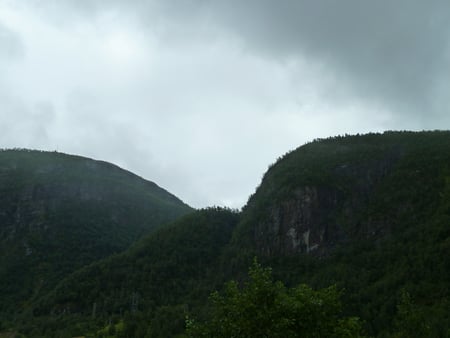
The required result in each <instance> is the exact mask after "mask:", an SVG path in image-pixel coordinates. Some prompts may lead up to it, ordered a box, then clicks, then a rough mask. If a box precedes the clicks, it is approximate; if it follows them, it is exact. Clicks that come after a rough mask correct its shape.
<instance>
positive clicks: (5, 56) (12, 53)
mask: <svg viewBox="0 0 450 338" xmlns="http://www.w3.org/2000/svg"><path fill="white" fill-rule="evenodd" d="M24 51H25V50H24V46H23V43H22V41H21V39H20V36H19V35H18V34H17V33H15V32H13V31H12V30H10V29H9V28H8V27H6V26H4V25H3V24H2V23H1V22H0V61H2V60H3V61H5V60H6V61H12V60H16V59H20V58H21V57H22V56H23V54H24Z"/></svg>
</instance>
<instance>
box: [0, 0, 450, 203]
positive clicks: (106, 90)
mask: <svg viewBox="0 0 450 338" xmlns="http://www.w3.org/2000/svg"><path fill="white" fill-rule="evenodd" d="M449 90H450V1H448V0H442V1H439V0H436V1H435V0H429V1H423V0H417V1H416V0H404V1H402V0H396V1H391V0H377V1H369V0H339V1H337V0H314V1H313V0H292V1H289V0H278V1H273V0H227V1H224V0H178V1H176V0H173V1H171V0H148V1H145V0H136V1H130V0H128V1H125V0H122V1H119V0H104V1H100V0H97V1H96V0H89V1H88V0H72V1H70V0H29V1H27V0H0V118H1V120H0V147H2V148H11V147H26V148H33V149H43V150H58V151H60V152H66V153H71V154H79V155H83V156H88V157H92V158H96V159H102V160H106V161H109V162H113V163H115V164H117V165H119V166H121V167H123V168H126V169H128V170H131V171H133V172H135V173H137V174H138V175H140V176H143V177H144V178H146V179H149V180H151V181H154V182H156V183H157V184H159V185H160V186H162V187H163V188H165V189H167V190H169V191H170V192H172V193H174V194H175V195H177V196H178V197H180V198H181V199H182V200H184V201H185V202H186V203H188V204H190V205H191V206H194V207H204V206H210V205H226V206H229V207H237V208H239V207H241V206H242V205H243V204H245V202H246V201H247V198H248V196H249V195H250V194H251V193H253V192H254V190H255V188H256V186H257V185H258V184H259V182H260V180H261V177H262V175H263V173H264V172H265V170H266V169H267V167H268V165H269V164H271V163H272V162H274V161H275V160H276V158H277V157H279V156H281V155H282V154H284V153H285V152H287V151H289V150H291V149H294V148H296V147H298V146H300V145H301V144H303V143H305V142H307V141H310V140H312V139H314V138H318V137H327V136H333V135H338V134H344V133H365V132H370V131H383V130H392V129H401V130H405V129H410V130H422V129H449V128H450V102H449V101H450V91H449Z"/></svg>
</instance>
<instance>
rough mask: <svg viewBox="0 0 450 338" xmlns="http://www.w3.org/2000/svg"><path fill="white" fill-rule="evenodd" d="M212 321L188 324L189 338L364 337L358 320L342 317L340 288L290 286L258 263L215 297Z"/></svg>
mask: <svg viewBox="0 0 450 338" xmlns="http://www.w3.org/2000/svg"><path fill="white" fill-rule="evenodd" d="M211 302H212V309H211V315H210V318H209V319H208V320H207V321H206V322H203V323H200V322H199V323H197V322H195V321H193V320H191V319H188V320H187V334H188V336H189V337H227V338H228V337H242V338H245V337H249V338H250V337H273V338H275V337H280V338H281V337H360V336H361V324H360V323H359V321H358V319H357V318H355V317H349V318H342V317H341V304H340V301H339V293H338V292H337V290H336V288H335V287H329V288H326V289H322V290H318V291H314V290H313V289H311V288H310V287H309V286H307V285H304V284H302V285H299V286H297V287H294V288H290V289H289V288H286V287H285V286H284V285H283V283H281V282H274V281H273V279H272V273H271V269H269V268H262V267H261V265H260V264H258V263H257V262H256V260H255V261H254V264H253V266H252V267H251V268H250V270H249V281H248V282H247V283H245V285H244V287H243V288H240V287H239V285H238V283H237V282H234V281H232V282H229V283H228V284H227V285H226V288H225V291H224V293H223V295H222V294H219V293H218V292H215V293H213V294H212V295H211Z"/></svg>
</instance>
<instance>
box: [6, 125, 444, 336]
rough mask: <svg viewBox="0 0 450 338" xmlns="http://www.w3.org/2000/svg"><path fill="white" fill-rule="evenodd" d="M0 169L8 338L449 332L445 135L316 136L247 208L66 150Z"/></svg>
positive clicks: (281, 165) (273, 173)
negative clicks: (184, 195) (197, 199)
mask: <svg viewBox="0 0 450 338" xmlns="http://www.w3.org/2000/svg"><path fill="white" fill-rule="evenodd" d="M22 157H23V158H24V160H22V159H20V158H22ZM19 159H20V160H19ZM25 159H26V160H25ZM20 161H28V162H20ZM80 161H81V162H80ZM87 163H95V164H96V166H97V167H96V166H92V164H90V165H87ZM46 168H50V169H46ZM55 168H59V169H55ZM0 170H1V171H0V189H1V190H2V194H1V198H2V203H1V212H0V227H1V228H0V231H1V232H0V234H1V242H0V253H1V256H0V257H1V258H0V259H1V261H0V276H1V277H2V279H1V281H0V283H1V284H0V285H1V289H0V300H1V301H0V305H1V307H0V311H1V312H0V325H1V326H0V332H4V335H6V334H11V335H16V336H17V337H80V336H84V337H449V336H450V303H449V286H450V261H449V259H448V257H450V132H447V131H433V132H385V133H383V134H366V135H352V136H350V135H346V136H339V137H332V138H328V139H318V140H314V141H312V142H310V143H308V144H305V145H303V146H301V147H299V148H297V149H295V150H293V151H291V152H289V153H287V154H285V155H284V156H282V157H280V158H279V159H278V160H277V161H276V162H275V163H274V164H273V165H271V166H270V167H269V169H268V170H267V172H266V174H265V175H264V177H263V179H262V181H261V183H260V185H259V186H258V187H257V188H256V190H255V193H254V194H252V195H251V196H250V198H249V200H248V203H247V204H246V205H245V206H244V207H243V208H242V210H230V209H226V208H219V207H210V208H206V209H202V210H195V211H194V210H192V209H190V208H189V207H188V206H186V205H185V204H183V203H182V202H181V201H179V200H178V199H177V198H176V197H174V196H173V195H170V194H169V193H167V192H165V191H163V190H162V189H161V188H159V187H157V186H156V185H154V184H153V183H150V182H147V181H144V180H142V179H140V178H138V177H136V176H134V175H132V174H130V173H128V172H124V171H122V170H121V169H119V168H117V167H115V166H112V165H110V164H106V163H104V162H92V160H87V159H82V158H75V157H71V156H68V155H63V154H54V153H42V152H28V151H4V152H0ZM46 170H47V171H46ZM11 177H13V178H14V179H11ZM39 187H43V188H39ZM52 187H57V189H54V190H52ZM80 187H81V188H80ZM86 187H89V188H92V187H94V188H93V190H90V189H87V188H86ZM39 189H41V190H39ZM40 191H43V192H40ZM100 192H101V193H100ZM100 195H101V196H102V197H101V198H99V197H98V196H100ZM24 196H25V197H24ZM30 196H31V197H30ZM106 196H108V198H106ZM156 202H158V203H156ZM156 205H157V207H156ZM27 208H28V209H27ZM19 211H20V212H19ZM18 215H19V216H18ZM114 216H116V217H114ZM18 219H19V220H20V221H18ZM150 220H152V222H150ZM74 229H76V231H75V230H74ZM82 229H83V230H82ZM133 229H134V230H133ZM74 231H75V233H74ZM24 243H26V245H24ZM73 247H78V249H79V250H78V251H76V250H75V249H74V248H73ZM80 248H82V249H80ZM30 251H31V253H30ZM35 253H36V254H35ZM41 285H42V286H41ZM0 337H1V333H0Z"/></svg>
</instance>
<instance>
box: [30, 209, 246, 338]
mask: <svg viewBox="0 0 450 338" xmlns="http://www.w3.org/2000/svg"><path fill="white" fill-rule="evenodd" d="M237 221H238V214H237V213H236V212H233V211H230V210H227V209H220V208H209V209H204V210H200V211H196V212H194V213H191V214H189V215H186V216H184V217H182V218H181V219H179V220H177V221H175V222H174V223H172V224H171V225H168V226H166V227H163V228H162V229H160V230H159V231H157V232H155V233H153V234H151V235H149V236H148V237H146V238H145V239H143V240H141V241H139V242H138V243H137V244H136V245H134V246H133V247H132V248H130V249H129V250H128V251H127V252H125V253H123V254H120V255H116V256H113V257H110V258H108V259H105V260H102V261H100V262H97V263H94V264H92V265H90V266H88V267H86V268H84V269H82V270H79V271H77V272H76V273H74V274H72V275H71V276H69V277H68V278H67V279H65V280H64V281H62V282H61V283H60V284H59V285H58V287H57V288H56V289H55V290H54V291H52V292H51V293H49V294H48V295H47V296H46V297H44V298H43V299H41V300H40V301H39V302H37V304H36V306H35V308H34V309H33V314H32V316H31V314H27V316H25V317H24V318H23V321H24V324H23V327H22V330H23V331H24V332H26V333H28V334H30V335H31V336H45V337H53V336H54V337H61V336H64V335H65V334H67V335H68V336H71V334H72V335H86V334H88V333H89V334H90V335H91V336H93V337H98V336H99V335H100V333H99V332H101V330H99V328H102V327H105V326H107V325H108V323H111V322H112V323H117V322H118V321H119V322H120V321H121V320H125V323H126V326H125V330H126V331H125V332H122V334H123V335H124V336H130V337H143V336H145V335H146V334H148V335H149V336H157V337H170V336H171V335H172V334H175V333H177V332H180V331H183V329H184V319H185V315H186V314H187V311H188V310H191V309H192V307H194V308H195V307H197V308H198V307H199V306H201V305H202V304H203V303H204V302H205V300H206V299H207V296H208V295H209V293H210V292H212V291H213V290H214V288H215V287H217V286H218V285H220V283H221V282H222V279H221V278H220V266H219V264H218V263H219V258H220V256H221V254H222V252H223V250H224V248H225V246H226V245H227V244H228V243H229V241H230V238H231V233H232V231H233V229H234V227H235V225H236V223H237ZM217 282H219V284H217ZM188 304H189V305H188ZM33 317H34V318H33Z"/></svg>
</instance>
